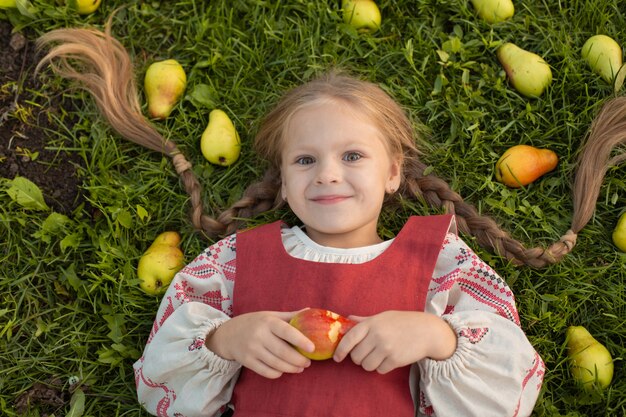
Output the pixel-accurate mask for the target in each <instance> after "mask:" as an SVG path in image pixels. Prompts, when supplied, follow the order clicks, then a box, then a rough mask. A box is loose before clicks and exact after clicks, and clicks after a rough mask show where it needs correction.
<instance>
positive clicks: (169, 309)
mask: <svg viewBox="0 0 626 417" xmlns="http://www.w3.org/2000/svg"><path fill="white" fill-rule="evenodd" d="M165 300H167V307H165V310H164V311H163V315H162V316H161V318H160V319H159V320H154V324H153V325H152V330H151V331H150V336H148V343H150V342H151V341H152V338H153V337H154V335H155V334H156V332H157V331H158V330H159V329H160V328H161V326H162V325H163V323H165V320H167V319H168V317H169V316H171V315H172V313H173V312H174V305H173V303H172V297H167V298H166V299H165ZM165 300H164V301H165Z"/></svg>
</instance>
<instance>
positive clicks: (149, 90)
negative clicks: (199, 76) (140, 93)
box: [144, 59, 187, 119]
mask: <svg viewBox="0 0 626 417" xmlns="http://www.w3.org/2000/svg"><path fill="white" fill-rule="evenodd" d="M186 86H187V75H186V74H185V70H184V69H183V67H182V66H181V65H180V64H179V63H178V61H176V60H175V59H166V60H165V61H157V62H154V63H152V64H151V65H150V66H149V67H148V69H147V70H146V75H145V78H144V88H145V90H146V98H147V100H148V114H149V115H150V117H152V118H155V119H165V118H166V117H168V116H169V115H170V113H171V112H172V110H173V109H174V106H175V105H176V103H177V102H178V100H179V99H180V97H181V96H182V95H183V92H184V91H185V87H186Z"/></svg>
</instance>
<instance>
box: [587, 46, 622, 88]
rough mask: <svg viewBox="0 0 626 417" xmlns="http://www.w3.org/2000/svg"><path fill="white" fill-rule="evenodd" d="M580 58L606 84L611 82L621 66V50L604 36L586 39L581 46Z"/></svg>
mask: <svg viewBox="0 0 626 417" xmlns="http://www.w3.org/2000/svg"><path fill="white" fill-rule="evenodd" d="M582 57H583V59H584V60H585V61H587V63H588V64H589V66H590V67H591V69H592V70H593V71H594V72H596V73H597V74H600V76H601V77H602V78H604V79H605V80H606V82H608V83H611V82H613V78H614V77H615V74H617V72H618V71H619V69H620V67H621V66H622V48H621V47H620V46H619V44H618V43H617V42H616V41H615V40H614V39H613V38H611V37H609V36H606V35H595V36H592V37H590V38H589V39H587V41H586V42H585V44H584V45H583V49H582Z"/></svg>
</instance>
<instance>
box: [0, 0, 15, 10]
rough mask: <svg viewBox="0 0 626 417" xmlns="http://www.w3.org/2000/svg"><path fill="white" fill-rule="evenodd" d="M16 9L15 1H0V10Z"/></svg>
mask: <svg viewBox="0 0 626 417" xmlns="http://www.w3.org/2000/svg"><path fill="white" fill-rule="evenodd" d="M15 7H17V3H15V0H0V9H13V8H15Z"/></svg>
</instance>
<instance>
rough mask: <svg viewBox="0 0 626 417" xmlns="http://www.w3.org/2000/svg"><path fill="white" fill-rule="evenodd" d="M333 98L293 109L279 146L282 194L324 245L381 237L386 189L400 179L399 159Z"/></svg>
mask: <svg viewBox="0 0 626 417" xmlns="http://www.w3.org/2000/svg"><path fill="white" fill-rule="evenodd" d="M346 107H347V106H345V105H343V106H342V105H341V103H338V102H335V101H323V102H320V103H315V104H312V105H310V106H307V107H305V108H303V109H301V110H299V111H297V112H296V113H295V114H294V115H293V117H292V119H291V122H290V123H289V126H288V128H287V131H286V139H285V143H284V148H283V151H282V154H281V155H282V163H281V173H282V189H281V192H282V196H283V198H284V199H285V200H286V201H287V203H288V204H289V206H290V207H291V209H292V210H293V212H294V213H295V214H296V216H298V218H299V219H300V220H301V221H302V222H303V223H304V225H305V226H306V233H307V235H308V236H309V237H310V238H311V239H312V240H313V241H315V242H316V243H318V244H320V245H324V246H331V247H338V248H350V247H360V246H367V245H371V244H374V243H378V242H380V241H381V239H380V237H379V236H378V233H377V230H376V229H377V223H378V216H379V214H380V210H381V208H382V204H383V199H384V198H385V193H386V192H392V191H394V190H396V189H398V187H399V185H400V162H399V160H398V158H392V157H391V156H390V154H389V151H388V150H387V147H386V146H385V144H384V142H383V140H384V139H383V135H382V134H381V132H380V131H379V130H378V129H377V128H376V127H375V126H374V125H373V124H372V122H370V121H368V120H367V118H365V117H363V116H360V115H358V114H356V113H355V112H353V111H350V110H349V109H347V108H346Z"/></svg>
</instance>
